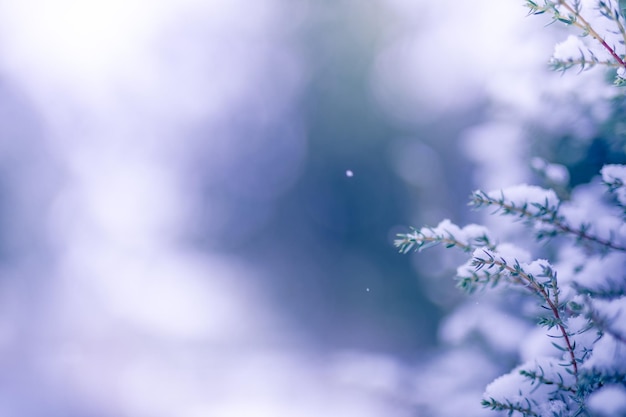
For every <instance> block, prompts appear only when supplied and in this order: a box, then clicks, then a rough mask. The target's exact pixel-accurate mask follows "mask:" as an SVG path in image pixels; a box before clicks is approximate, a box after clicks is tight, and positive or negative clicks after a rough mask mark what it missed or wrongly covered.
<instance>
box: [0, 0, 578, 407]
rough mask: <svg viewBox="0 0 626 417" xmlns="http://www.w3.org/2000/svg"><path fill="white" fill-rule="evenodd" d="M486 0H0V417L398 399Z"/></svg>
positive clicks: (418, 334)
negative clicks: (429, 228) (423, 241)
mask: <svg viewBox="0 0 626 417" xmlns="http://www.w3.org/2000/svg"><path fill="white" fill-rule="evenodd" d="M499 3H501V4H498V5H494V4H490V2H488V1H487V0H481V1H477V2H471V4H458V2H454V3H453V2H452V1H445V2H438V3H436V4H435V3H434V2H426V1H421V2H420V1H417V2H416V1H404V0H378V1H372V2H360V1H357V0H333V1H326V0H321V1H306V0H296V1H287V0H257V1H254V2H250V1H244V0H179V1H172V0H159V1H152V2H148V1H145V0H126V1H122V0H108V1H106V2H104V1H98V0H93V1H82V2H79V1H73V0H61V1H57V2H54V3H51V2H47V1H45V0H25V1H21V2H14V1H9V0H0V226H1V227H0V349H1V352H2V354H1V355H0V361H1V363H2V369H3V372H2V375H1V376H0V415H6V416H17V415H19V416H48V417H50V416H66V417H67V416H77V417H78V416H103V417H105V416H120V415H122V416H150V417H158V416H172V417H173V416H176V417H186V416H190V417H196V416H224V417H235V416H273V417H276V416H320V415H337V416H340V415H341V416H360V417H367V416H385V417H390V416H405V415H407V416H408V415H416V414H415V413H416V411H415V410H416V408H415V407H416V403H418V404H419V403H420V402H423V399H420V398H419V396H420V395H422V396H424V395H426V394H424V391H419V390H416V388H415V387H416V386H420V385H422V386H423V385H424V384H425V383H426V382H425V381H424V379H423V378H422V379H420V372H419V371H418V368H419V363H420V362H421V363H424V362H425V358H429V357H431V355H432V354H433V353H434V352H437V350H438V349H440V345H439V338H438V336H437V334H438V333H437V332H438V330H437V329H438V326H439V322H440V319H441V317H442V316H443V315H444V314H446V313H447V312H449V311H450V309H451V308H452V307H453V306H454V305H455V303H456V302H457V301H458V299H459V298H460V297H461V296H460V295H459V294H457V292H456V291H455V290H454V284H453V282H452V280H451V279H450V278H449V277H450V276H451V275H452V271H453V269H454V268H453V266H454V263H453V262H450V258H449V256H454V255H443V254H442V253H440V252H437V251H435V252H434V253H435V254H436V256H421V257H419V258H418V257H410V256H401V255H399V254H398V253H397V251H396V249H395V248H394V247H393V245H392V242H393V239H394V237H395V234H396V233H398V232H403V231H406V227H407V226H408V225H415V226H420V225H422V224H430V225H436V224H437V223H438V222H439V221H440V220H442V219H443V218H451V219H453V221H455V222H458V223H461V224H462V223H465V222H467V221H469V220H470V219H471V216H472V215H471V213H468V212H467V210H466V199H467V196H468V195H469V193H470V191H471V190H472V189H473V188H474V187H475V186H476V183H477V182H479V183H480V181H478V180H477V178H481V177H480V175H482V174H481V172H483V171H480V170H479V169H477V166H480V164H483V165H484V164H487V165H488V163H489V162H490V161H491V162H493V160H490V159H489V158H487V159H486V160H484V159H485V158H483V159H481V155H483V154H481V153H480V152H479V153H476V152H473V151H472V149H477V148H474V147H472V146H471V145H468V144H467V143H470V144H471V143H472V142H471V141H472V140H473V139H471V138H470V139H467V140H465V141H461V140H460V139H459V138H461V139H462V138H467V137H474V136H476V130H471V129H470V127H471V126H473V125H476V124H477V123H479V122H481V121H483V120H484V119H485V118H486V117H491V115H492V114H493V109H494V108H493V106H492V105H491V106H490V103H492V98H493V96H494V94H495V95H498V97H500V99H501V100H502V101H504V102H506V99H507V98H508V97H511V96H515V97H518V96H522V97H523V98H528V99H529V100H531V99H532V97H530V98H529V94H524V91H523V90H517V91H515V90H513V87H514V86H515V87H516V88H521V87H519V85H520V83H516V84H514V83H509V84H503V83H502V82H501V81H502V79H506V77H509V76H510V75H511V73H514V72H515V71H518V72H519V74H525V73H528V71H527V70H528V68H529V67H532V68H541V71H543V70H544V69H545V62H546V60H547V58H548V57H549V55H550V51H551V47H552V45H550V43H549V42H548V43H545V42H544V43H541V41H542V39H541V36H542V35H541V33H543V32H541V30H543V29H539V30H538V28H542V25H543V22H531V21H530V20H529V19H526V18H525V14H526V11H525V10H524V9H523V8H522V7H520V5H519V4H517V2H499ZM507 3H509V4H507ZM466 34H470V36H466ZM511 50H515V51H516V52H515V54H511V53H510V51H511ZM500 74H504V75H500ZM542 74H543V73H542ZM528 82H532V80H529V81H528ZM522 84H523V83H522ZM505 86H506V87H505ZM496 93H498V94H496ZM468 129H469V130H468ZM489 132H492V133H493V135H495V136H498V135H499V133H501V132H502V130H497V129H496V130H495V131H494V130H493V129H491V130H489ZM484 136H485V135H483V137H484ZM503 136H506V135H503ZM487 137H489V136H488V135H487ZM492 139H493V137H492ZM488 140H489V139H487V141H488ZM494 140H496V142H497V140H498V139H494ZM502 140H506V139H502ZM496 142H492V143H496ZM585 143H587V142H585ZM582 146H583V145H581V147H582ZM585 146H586V145H585ZM581 149H583V150H582V151H581V152H579V156H578V159H575V158H574V159H572V161H573V162H572V163H577V162H576V161H579V162H580V161H581V160H582V159H584V158H583V157H584V155H586V154H585V152H586V151H585V150H586V149H587V148H581ZM509 151H510V152H513V151H514V150H510V149H509ZM519 152H520V153H522V154H524V155H526V153H525V152H526V151H525V150H520V151H519ZM544 153H549V152H548V151H545V152H544ZM553 156H554V155H553ZM505 171H506V172H511V173H512V174H511V175H509V176H507V175H503V176H502V177H499V178H498V181H500V183H503V182H504V183H506V182H507V181H518V180H524V179H525V177H524V175H525V174H519V175H516V174H515V173H516V172H518V171H515V166H514V164H513V165H511V164H509V166H508V169H507V170H505ZM519 172H525V171H524V169H520V170H519ZM498 181H496V182H498ZM483 183H484V181H483ZM500 183H498V184H496V185H497V186H500V185H501V184H500ZM446 256H448V257H446ZM450 366H451V365H450ZM485 366H487V365H485ZM442 369H444V370H445V369H446V365H445V364H443V365H442ZM487 374H488V373H487ZM440 382H441V381H440ZM442 383H443V382H442ZM419 415H427V414H426V412H425V411H424V412H423V413H422V414H419Z"/></svg>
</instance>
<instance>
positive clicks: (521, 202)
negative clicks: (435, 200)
mask: <svg viewBox="0 0 626 417" xmlns="http://www.w3.org/2000/svg"><path fill="white" fill-rule="evenodd" d="M513 188H514V190H513ZM520 190H525V192H527V194H528V196H525V197H524V196H523V197H522V198H521V199H520V198H519V197H517V196H519V195H520V193H519V191H520ZM508 191H511V192H514V194H515V195H516V197H512V196H510V195H509V193H508V192H507V190H501V191H500V192H499V194H500V195H499V196H497V197H496V193H494V192H491V193H486V192H484V191H481V190H478V191H474V193H472V197H471V200H470V205H471V206H473V207H475V208H482V207H495V208H496V212H498V213H501V214H503V215H512V216H517V217H518V218H521V219H523V220H525V221H527V222H528V223H540V224H543V225H544V226H547V227H541V228H539V229H538V230H537V234H536V235H537V238H538V239H543V238H546V237H553V236H555V235H557V234H559V233H561V234H566V235H572V236H574V237H575V238H576V240H577V241H579V242H581V241H582V242H585V241H586V242H592V243H595V244H598V245H600V246H603V247H605V248H607V249H613V250H617V251H621V252H626V247H625V246H622V245H620V244H617V243H615V242H614V241H613V240H611V239H603V238H601V237H599V236H596V235H594V234H592V233H590V231H589V228H590V226H589V225H588V224H581V225H579V226H578V227H574V226H572V225H571V224H569V223H568V221H567V219H566V218H565V216H562V215H561V214H560V213H559V205H560V202H559V201H558V198H557V197H556V194H554V192H550V190H543V189H540V188H539V187H533V186H525V185H522V186H518V187H512V188H511V189H509V190H508ZM537 193H539V194H540V195H539V198H532V196H533V195H536V194H537Z"/></svg>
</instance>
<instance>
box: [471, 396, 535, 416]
mask: <svg viewBox="0 0 626 417" xmlns="http://www.w3.org/2000/svg"><path fill="white" fill-rule="evenodd" d="M526 402H528V406H527V407H523V406H522V405H521V404H519V403H516V404H513V403H512V402H510V401H508V400H507V401H506V403H503V402H500V401H497V400H496V399H494V398H490V399H489V400H485V399H483V400H482V401H481V405H482V406H483V407H485V408H490V409H492V410H494V411H508V412H509V415H512V414H513V412H514V411H517V412H518V413H521V414H522V417H540V416H539V414H537V413H535V412H534V411H533V410H532V408H531V406H530V402H529V401H528V399H526Z"/></svg>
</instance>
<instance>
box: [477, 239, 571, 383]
mask: <svg viewBox="0 0 626 417" xmlns="http://www.w3.org/2000/svg"><path fill="white" fill-rule="evenodd" d="M482 252H483V253H484V255H486V256H476V254H477V252H475V256H474V258H473V260H472V265H473V266H474V267H475V268H476V270H481V269H483V268H487V269H490V268H494V267H495V268H496V269H497V270H498V271H499V272H506V273H507V275H508V276H509V277H510V279H511V281H512V282H513V283H516V284H520V285H522V286H524V287H527V288H528V289H529V290H530V291H531V292H533V293H535V294H536V295H538V296H539V297H541V299H542V300H543V301H544V302H545V303H546V307H547V308H548V309H549V310H550V311H551V313H552V316H553V318H554V320H553V321H549V322H545V323H546V324H548V323H549V324H550V325H555V326H556V327H558V329H559V332H560V333H561V336H562V337H563V341H564V343H565V350H566V351H567V352H568V355H569V357H570V364H571V366H572V371H573V374H574V376H577V375H578V361H577V359H576V355H575V352H574V348H575V345H574V343H573V342H572V340H571V337H570V336H571V335H570V334H569V332H568V331H567V328H566V326H565V323H564V321H563V319H562V318H561V310H563V307H562V306H561V305H559V287H558V283H557V278H556V272H555V271H554V269H553V268H552V266H551V265H550V264H549V263H548V262H547V261H543V260H539V261H535V262H533V263H531V264H529V265H524V266H523V265H522V264H520V263H519V262H518V261H517V260H507V259H506V258H505V257H503V256H499V255H498V254H496V253H493V252H489V251H487V250H482ZM527 269H528V270H540V272H539V273H538V274H537V275H538V276H540V277H544V278H545V280H544V281H543V282H540V281H538V280H537V278H536V277H535V274H534V273H533V272H528V271H527ZM557 347H558V346H557Z"/></svg>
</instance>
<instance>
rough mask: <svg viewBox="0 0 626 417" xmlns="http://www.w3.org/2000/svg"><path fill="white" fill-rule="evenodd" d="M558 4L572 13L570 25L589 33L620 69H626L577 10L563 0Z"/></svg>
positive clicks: (625, 63) (615, 53) (617, 56)
mask: <svg viewBox="0 0 626 417" xmlns="http://www.w3.org/2000/svg"><path fill="white" fill-rule="evenodd" d="M558 4H559V5H560V6H563V7H564V8H566V9H567V10H568V11H569V12H570V13H572V16H571V18H570V20H571V24H573V25H574V26H576V27H579V28H581V29H583V30H584V31H585V33H589V34H590V35H591V36H592V37H593V38H595V39H596V40H597V41H598V42H600V44H601V45H602V47H603V48H604V49H606V50H607V51H608V52H609V54H611V56H612V57H613V58H614V59H615V61H617V62H618V63H619V65H620V66H621V67H624V68H626V62H624V60H623V59H622V58H621V57H620V56H619V55H618V54H617V52H615V49H613V48H612V47H610V46H609V45H608V44H607V43H606V41H605V40H604V39H603V38H602V37H601V36H600V35H599V34H598V32H596V31H595V30H594V29H593V27H591V25H590V24H589V22H587V20H585V18H584V17H582V16H581V15H580V13H579V12H578V10H576V9H575V8H574V7H572V6H571V5H570V4H569V3H568V2H567V1H565V0H558ZM558 20H560V19H558ZM578 22H580V23H578ZM564 23H567V22H564Z"/></svg>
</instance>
